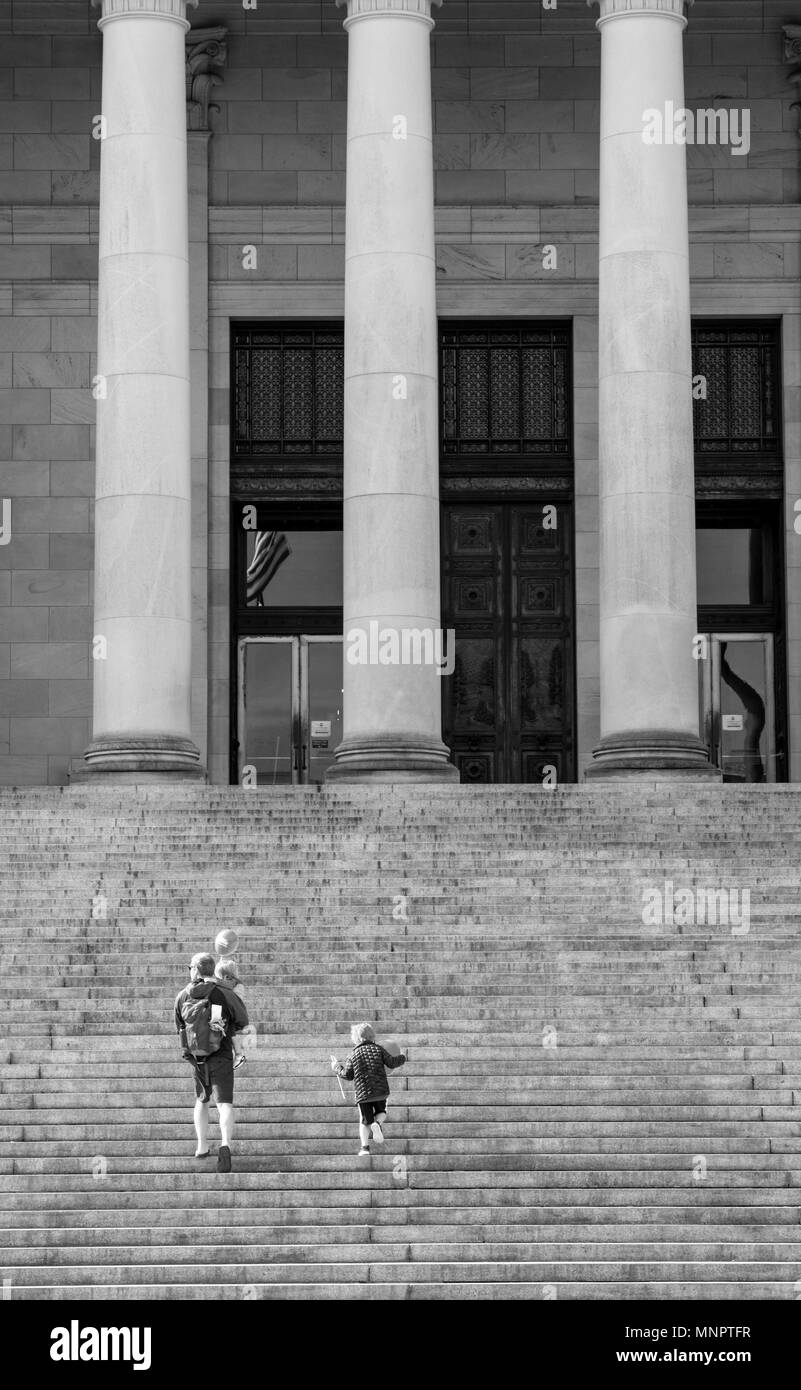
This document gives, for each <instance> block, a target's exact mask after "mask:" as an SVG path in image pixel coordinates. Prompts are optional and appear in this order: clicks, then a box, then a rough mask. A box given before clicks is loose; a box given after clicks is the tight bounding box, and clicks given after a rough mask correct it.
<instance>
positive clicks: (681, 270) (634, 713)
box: [587, 0, 712, 778]
mask: <svg viewBox="0 0 801 1390" xmlns="http://www.w3.org/2000/svg"><path fill="white" fill-rule="evenodd" d="M600 4H601V17H600V19H599V22H598V27H599V28H600V30H601V36H602V49H601V67H602V80H601V185H600V186H601V193H600V203H601V206H600V267H599V387H600V391H599V434H600V439H599V448H600V458H599V464H600V500H601V582H600V588H601V592H600V604H601V743H600V745H599V747H598V749H596V751H595V754H594V762H593V764H591V766H590V767H589V768H588V769H587V775H588V776H611V777H627V776H632V775H638V774H641V775H645V776H648V777H667V778H673V777H686V776H705V775H711V772H712V770H711V768H710V767H709V763H708V759H707V754H706V750H705V748H704V746H703V744H702V743H701V741H700V739H699V736H698V668H697V663H696V661H695V660H694V658H693V637H694V635H695V632H696V622H697V619H696V611H697V610H696V581H695V477H694V459H693V422H692V356H691V337H690V328H691V319H690V270H689V235H688V214H687V172H686V152H685V148H684V146H683V145H679V144H673V143H671V144H667V143H662V144H647V143H646V142H645V140H644V138H643V133H644V130H645V128H646V122H645V117H646V113H647V112H648V111H649V110H653V109H657V110H659V111H662V112H664V111H665V110H666V107H667V103H673V105H674V107H675V109H679V108H681V107H682V106H683V104H684V71H683V53H682V34H683V30H684V28H685V25H686V20H685V17H684V4H683V0H625V4H624V3H623V0H600Z"/></svg>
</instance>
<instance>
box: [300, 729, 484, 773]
mask: <svg viewBox="0 0 801 1390" xmlns="http://www.w3.org/2000/svg"><path fill="white" fill-rule="evenodd" d="M335 757H336V760H337V761H336V763H335V764H334V765H333V767H330V768H329V769H328V772H327V773H326V782H336V783H341V782H458V781H459V770H458V768H456V767H454V765H453V763H451V762H449V761H448V758H449V753H448V749H447V748H446V747H445V744H444V743H443V742H442V741H441V740H440V739H438V738H431V739H429V738H425V737H423V736H421V735H419V734H365V735H363V736H362V737H359V736H358V735H355V736H354V737H352V738H346V739H343V740H342V742H341V743H340V745H339V747H338V748H337V750H336V753H335Z"/></svg>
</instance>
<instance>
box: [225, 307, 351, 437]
mask: <svg viewBox="0 0 801 1390" xmlns="http://www.w3.org/2000/svg"><path fill="white" fill-rule="evenodd" d="M343 383H344V336H343V330H342V329H341V328H336V327H334V328H302V329H299V328H284V329H282V328H270V329H269V330H267V329H263V328H259V329H247V328H242V329H240V328H237V329H236V330H235V331H234V441H233V449H234V454H235V455H240V456H241V455H253V454H273V455H276V454H277V455H292V454H305V455H315V454H318V455H319V454H341V453H342V433H343V418H342V417H343V410H342V406H343V391H344V387H343Z"/></svg>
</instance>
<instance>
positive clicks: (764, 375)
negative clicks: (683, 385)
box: [693, 324, 781, 455]
mask: <svg viewBox="0 0 801 1390" xmlns="http://www.w3.org/2000/svg"><path fill="white" fill-rule="evenodd" d="M693 376H694V377H695V378H698V377H699V376H701V377H704V378H705V382H704V383H703V384H702V387H701V389H702V390H703V391H704V392H705V394H706V399H705V400H703V399H701V400H694V402H693V417H694V418H693V425H694V432H695V451H696V454H705V455H712V454H777V453H778V452H779V448H780V434H781V431H780V421H779V335H778V328H777V326H776V325H773V324H767V325H766V324H756V325H753V326H751V325H743V324H740V325H739V326H737V327H732V328H729V327H727V326H726V325H714V326H711V325H710V326H696V327H695V328H694V329H693Z"/></svg>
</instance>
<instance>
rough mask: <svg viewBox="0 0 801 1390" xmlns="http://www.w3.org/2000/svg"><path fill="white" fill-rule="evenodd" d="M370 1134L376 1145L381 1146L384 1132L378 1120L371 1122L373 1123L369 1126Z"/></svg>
mask: <svg viewBox="0 0 801 1390" xmlns="http://www.w3.org/2000/svg"><path fill="white" fill-rule="evenodd" d="M370 1133H371V1134H372V1136H373V1139H374V1140H375V1142H376V1144H383V1142H384V1131H383V1129H382V1128H381V1126H380V1124H379V1123H378V1120H373V1123H372V1124H371V1126H370Z"/></svg>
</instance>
